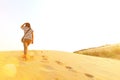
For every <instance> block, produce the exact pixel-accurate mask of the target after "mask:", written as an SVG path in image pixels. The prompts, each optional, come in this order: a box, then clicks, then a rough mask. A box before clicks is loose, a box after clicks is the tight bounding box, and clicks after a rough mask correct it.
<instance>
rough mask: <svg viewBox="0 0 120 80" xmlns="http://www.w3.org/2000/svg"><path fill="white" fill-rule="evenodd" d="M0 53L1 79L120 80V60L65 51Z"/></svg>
mask: <svg viewBox="0 0 120 80" xmlns="http://www.w3.org/2000/svg"><path fill="white" fill-rule="evenodd" d="M22 54H23V53H22V51H8V52H0V80H119V79H120V76H119V73H120V61H119V60H112V59H107V58H98V57H92V56H86V55H79V54H71V53H68V52H62V51H50V50H46V51H40V50H38V51H29V55H28V56H27V57H28V60H27V61H25V60H24V59H23V58H22V57H21V56H22Z"/></svg>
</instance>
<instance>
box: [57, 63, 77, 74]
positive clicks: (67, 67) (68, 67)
mask: <svg viewBox="0 0 120 80" xmlns="http://www.w3.org/2000/svg"><path fill="white" fill-rule="evenodd" d="M55 62H56V63H57V64H59V65H63V66H65V65H64V63H62V62H60V61H55ZM65 68H66V69H68V70H70V71H73V72H77V71H75V70H73V68H72V67H70V66H65Z"/></svg>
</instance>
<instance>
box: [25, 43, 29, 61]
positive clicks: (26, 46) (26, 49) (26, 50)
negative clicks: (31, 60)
mask: <svg viewBox="0 0 120 80" xmlns="http://www.w3.org/2000/svg"><path fill="white" fill-rule="evenodd" d="M27 52H28V45H27V42H24V58H25V59H26V58H27V57H26V56H27Z"/></svg>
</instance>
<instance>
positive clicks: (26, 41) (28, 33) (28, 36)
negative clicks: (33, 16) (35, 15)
mask: <svg viewBox="0 0 120 80" xmlns="http://www.w3.org/2000/svg"><path fill="white" fill-rule="evenodd" d="M21 29H22V30H24V36H23V37H22V39H21V41H22V43H23V46H24V56H23V58H25V59H27V57H26V56H27V51H28V46H29V45H30V44H31V43H32V44H33V30H32V29H31V26H30V23H24V24H23V25H22V26H21Z"/></svg>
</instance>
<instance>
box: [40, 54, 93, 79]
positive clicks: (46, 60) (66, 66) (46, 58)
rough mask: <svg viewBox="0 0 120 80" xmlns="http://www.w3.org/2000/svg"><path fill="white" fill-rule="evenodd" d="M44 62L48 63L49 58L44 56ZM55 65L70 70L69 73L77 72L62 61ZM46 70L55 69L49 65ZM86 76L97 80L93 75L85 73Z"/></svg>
mask: <svg viewBox="0 0 120 80" xmlns="http://www.w3.org/2000/svg"><path fill="white" fill-rule="evenodd" d="M42 60H43V61H42V62H44V61H45V62H48V57H47V56H45V55H42ZM55 63H56V64H58V65H62V66H64V67H65V68H66V69H67V70H69V71H72V72H77V71H76V70H74V69H73V67H71V66H68V65H65V64H64V63H62V62H61V61H58V60H56V61H55ZM46 68H47V69H53V68H52V67H51V66H49V65H47V66H46ZM84 75H85V76H87V77H88V78H91V79H92V80H95V78H94V76H93V75H91V74H89V73H84ZM55 80H59V79H58V78H56V79H55Z"/></svg>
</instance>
